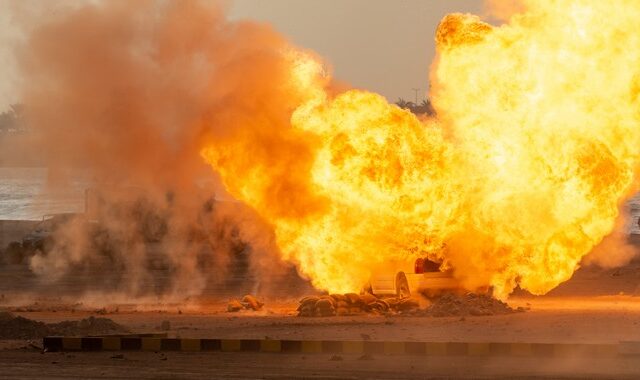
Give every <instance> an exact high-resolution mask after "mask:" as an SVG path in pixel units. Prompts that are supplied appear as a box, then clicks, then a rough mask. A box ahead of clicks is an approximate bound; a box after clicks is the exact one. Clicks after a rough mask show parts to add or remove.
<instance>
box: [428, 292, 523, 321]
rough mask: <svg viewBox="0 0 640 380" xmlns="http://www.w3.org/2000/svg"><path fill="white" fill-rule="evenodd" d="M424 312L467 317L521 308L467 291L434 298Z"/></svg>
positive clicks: (437, 315) (436, 315)
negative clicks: (463, 293) (462, 293)
mask: <svg viewBox="0 0 640 380" xmlns="http://www.w3.org/2000/svg"><path fill="white" fill-rule="evenodd" d="M432 302H433V303H432V304H431V305H430V306H429V307H427V309H425V310H424V311H422V313H423V314H425V315H429V316H433V317H453V316H456V317H465V316H469V315H471V316H482V315H500V314H510V313H515V312H518V311H521V310H519V309H518V310H516V309H513V308H511V307H510V306H509V305H507V304H506V303H504V302H502V301H500V300H497V299H495V298H493V297H491V296H489V295H486V294H475V293H467V294H465V295H456V294H450V293H449V294H444V295H442V296H440V297H438V298H435V299H433V300H432Z"/></svg>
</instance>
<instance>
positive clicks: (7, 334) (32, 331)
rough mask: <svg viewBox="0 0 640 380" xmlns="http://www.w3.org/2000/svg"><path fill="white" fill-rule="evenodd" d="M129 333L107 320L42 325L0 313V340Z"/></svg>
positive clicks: (89, 319)
mask: <svg viewBox="0 0 640 380" xmlns="http://www.w3.org/2000/svg"><path fill="white" fill-rule="evenodd" d="M127 332H129V331H128V330H127V329H126V328H125V327H124V326H122V325H119V324H117V323H115V322H114V321H112V320H111V319H108V318H95V317H89V318H85V319H82V320H80V321H63V322H59V323H50V324H47V323H43V322H38V321H34V320H31V319H28V318H24V317H20V316H16V315H14V314H12V313H7V312H0V339H37V338H42V337H44V336H47V335H64V336H80V335H107V334H121V333H127Z"/></svg>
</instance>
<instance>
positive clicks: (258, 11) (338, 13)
mask: <svg viewBox="0 0 640 380" xmlns="http://www.w3.org/2000/svg"><path fill="white" fill-rule="evenodd" d="M15 1H23V0H0V112H2V110H5V109H7V108H8V106H9V104H12V103H15V102H17V101H19V99H17V97H18V95H17V94H16V91H15V88H16V87H17V84H18V80H19V78H18V77H17V73H18V70H17V68H16V67H15V62H14V61H13V59H12V53H11V43H10V42H11V41H14V40H15V39H16V38H17V37H19V34H18V32H17V30H16V26H15V25H14V24H13V23H12V20H11V16H10V12H7V8H8V6H9V5H10V4H11V3H12V2H15ZM83 1H87V2H89V1H95V0H75V2H77V3H82V2H83ZM176 1H180V0H176ZM210 1H217V0H210ZM31 2H32V3H33V4H36V5H38V4H40V5H43V4H48V5H51V4H52V3H46V2H45V1H44V0H40V1H33V0H32V1H31ZM229 9H230V10H229V17H230V18H232V19H252V20H256V21H259V22H265V23H269V24H271V25H272V26H273V27H274V28H275V29H276V30H278V31H279V32H281V33H282V34H284V35H286V36H287V37H288V38H289V39H290V40H291V41H292V42H294V43H295V44H297V45H299V46H301V47H304V48H307V49H311V50H314V51H316V52H317V53H319V54H320V55H321V56H322V57H324V58H325V60H326V61H327V62H328V63H329V64H330V65H331V67H332V68H333V72H334V74H335V75H334V76H335V77H336V78H337V79H339V80H342V81H344V82H347V83H349V84H351V85H352V86H353V87H356V88H362V89H367V90H370V91H374V92H377V93H379V94H382V95H384V96H386V97H387V98H388V99H389V100H390V101H396V100H398V98H403V99H405V100H410V101H413V100H415V96H416V92H415V91H414V90H413V89H414V88H418V89H419V90H418V101H421V100H422V99H424V97H425V96H426V93H427V91H428V75H429V66H430V64H431V62H432V61H433V57H434V54H435V47H434V32H435V29H436V27H437V26H438V23H439V21H440V20H441V19H442V17H443V16H444V15H445V14H447V13H451V12H469V13H476V14H481V13H482V0H231V1H230V4H229Z"/></svg>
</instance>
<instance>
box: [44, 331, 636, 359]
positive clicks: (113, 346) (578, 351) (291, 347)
mask: <svg viewBox="0 0 640 380" xmlns="http://www.w3.org/2000/svg"><path fill="white" fill-rule="evenodd" d="M43 343H44V348H45V349H46V350H47V351H53V352H55V351H183V352H197V351H218V352H270V353H292V354H313V353H318V354H320V353H327V354H379V355H420V356H522V357H527V356H529V357H562V356H572V355H582V356H595V357H613V356H618V355H640V343H638V342H621V343H620V344H568V343H560V344H557V343H461V342H376V341H330V340H277V339H188V338H187V339H184V338H164V337H150V336H135V337H131V336H106V337H57V336H50V337H46V338H44V342H43Z"/></svg>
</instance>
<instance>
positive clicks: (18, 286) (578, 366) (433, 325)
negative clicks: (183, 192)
mask: <svg viewBox="0 0 640 380" xmlns="http://www.w3.org/2000/svg"><path fill="white" fill-rule="evenodd" d="M5 269H6V270H4V271H2V272H3V273H0V275H1V276H0V277H2V281H0V284H3V288H4V289H3V290H2V291H0V293H1V294H0V310H9V311H12V312H14V313H16V314H19V315H21V316H24V317H26V318H30V319H34V320H38V321H43V322H48V323H55V322H60V321H64V320H80V319H82V318H86V317H88V316H91V315H93V316H99V317H106V318H110V319H112V320H114V321H115V322H117V323H120V324H122V325H124V326H126V327H127V328H128V329H130V330H131V331H132V332H159V331H162V332H166V333H167V334H168V336H169V337H183V338H189V337H193V338H253V339H263V338H266V337H268V338H271V339H307V340H314V339H316V340H321V339H322V340H375V341H385V340H392V341H437V342H533V343H617V342H619V341H629V340H636V341H640V261H634V262H632V263H631V264H629V265H627V266H625V267H623V268H619V269H600V268H593V267H585V268H582V269H581V270H579V271H578V272H577V273H576V275H575V276H574V277H573V278H572V279H571V280H570V281H568V282H567V283H565V284H562V285H561V286H560V287H559V288H557V289H556V290H554V291H553V292H551V293H550V294H549V295H547V296H543V297H534V296H531V295H528V294H526V293H523V292H516V293H515V295H514V296H512V297H511V298H510V299H509V300H508V303H509V304H510V305H511V306H512V307H514V308H516V307H524V308H526V309H527V311H526V312H521V313H514V314H508V315H495V316H483V317H480V316H473V317H465V318H461V317H442V318H436V317H405V316H388V317H386V316H374V315H360V316H343V317H330V318H302V317H296V316H295V308H296V306H297V299H294V298H291V299H269V298H263V301H265V303H266V305H265V307H264V309H263V310H262V311H260V312H249V311H245V312H240V313H227V312H226V311H225V309H226V302H227V299H226V298H225V299H214V298H211V296H210V295H206V296H203V297H201V298H199V299H191V300H189V301H186V302H176V303H158V302H157V300H151V299H147V300H136V301H135V302H134V301H132V300H128V299H126V298H122V297H120V298H118V297H102V296H100V295H88V294H84V295H73V296H71V295H69V296H55V295H54V294H55V293H54V292H46V295H45V293H39V295H38V296H37V297H34V296H33V295H30V296H29V295H26V296H25V295H24V293H18V291H19V292H22V291H24V290H25V289H28V288H29V284H30V282H29V281H30V280H29V277H27V275H26V274H24V273H22V272H21V271H17V270H14V269H15V268H13V267H6V268H5ZM68 285H69V287H71V288H72V287H73V286H74V284H68ZM5 289H6V290H5ZM9 289H11V292H10V291H9ZM237 296H238V297H241V296H242V294H237ZM165 321H168V322H169V326H170V327H169V329H168V330H163V329H162V328H161V325H162V324H163V322H165ZM164 325H165V326H166V323H165V324H164ZM112 356H113V353H108V352H100V353H68V354H59V353H46V354H40V353H39V352H38V351H37V350H35V349H33V348H30V347H29V343H28V342H27V341H6V340H5V341H0V378H42V377H45V376H46V377H58V378H137V379H144V378H314V379H315V378H496V377H498V378H509V379H511V378H519V377H521V378H629V379H636V378H640V358H638V357H619V358H610V359H603V358H592V357H590V358H580V357H578V358H564V359H539V358H538V359H536V358H466V357H465V358H461V357H459V358H456V357H448V358H435V357H432V358H416V357H384V356H380V357H375V358H373V360H358V359H359V357H358V356H349V355H344V356H341V357H340V358H341V359H342V360H339V361H334V360H330V358H331V356H330V355H324V354H317V355H306V356H304V355H290V354H250V353H206V354H205V353H173V352H172V353H144V352H138V353H134V352H125V353H124V358H122V359H120V358H112Z"/></svg>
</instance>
